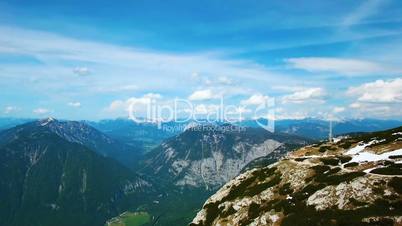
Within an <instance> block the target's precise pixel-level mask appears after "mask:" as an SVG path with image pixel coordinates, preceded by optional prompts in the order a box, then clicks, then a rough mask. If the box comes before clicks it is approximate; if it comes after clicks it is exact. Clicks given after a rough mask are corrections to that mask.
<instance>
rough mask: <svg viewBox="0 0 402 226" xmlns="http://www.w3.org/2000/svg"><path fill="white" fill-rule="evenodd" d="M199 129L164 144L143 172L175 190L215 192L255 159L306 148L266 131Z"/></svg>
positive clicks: (250, 129) (191, 130) (302, 142)
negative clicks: (291, 147) (296, 147)
mask: <svg viewBox="0 0 402 226" xmlns="http://www.w3.org/2000/svg"><path fill="white" fill-rule="evenodd" d="M224 128H226V127H225V126H211V125H207V126H196V127H192V128H189V129H188V130H186V131H185V132H184V133H182V134H180V135H178V136H177V137H174V138H172V139H170V140H168V141H167V142H164V143H162V144H161V145H160V146H159V147H158V148H156V149H155V150H154V151H152V152H151V153H150V154H149V155H148V156H147V158H148V159H147V161H146V162H145V168H144V172H148V173H150V174H153V175H155V176H156V177H158V178H162V180H166V181H168V182H170V183H173V184H174V185H176V186H189V187H203V188H206V189H207V190H208V189H210V190H213V189H215V188H217V187H219V186H221V185H223V184H224V183H225V182H227V181H228V180H230V179H232V178H233V177H235V176H236V175H238V173H239V172H240V171H241V170H242V169H243V168H244V167H245V166H246V165H247V164H248V163H250V162H251V161H253V160H254V159H257V158H260V157H263V156H267V155H269V154H270V153H272V152H274V151H275V150H276V149H278V148H279V147H281V146H283V145H284V143H294V144H299V145H302V144H305V141H304V140H303V139H300V138H295V137H290V136H281V135H275V134H272V133H270V132H268V131H265V130H263V129H257V128H240V127H233V126H231V129H224Z"/></svg>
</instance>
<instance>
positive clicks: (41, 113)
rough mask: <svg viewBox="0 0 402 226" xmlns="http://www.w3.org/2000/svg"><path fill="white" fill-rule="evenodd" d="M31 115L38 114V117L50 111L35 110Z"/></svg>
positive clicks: (43, 109)
mask: <svg viewBox="0 0 402 226" xmlns="http://www.w3.org/2000/svg"><path fill="white" fill-rule="evenodd" d="M33 113H35V114H38V115H43V114H47V113H50V110H49V109H46V108H37V109H34V110H33Z"/></svg>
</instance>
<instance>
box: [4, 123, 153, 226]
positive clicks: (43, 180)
mask: <svg viewBox="0 0 402 226" xmlns="http://www.w3.org/2000/svg"><path fill="white" fill-rule="evenodd" d="M69 124H72V125H69ZM93 133H95V136H94V137H93V138H94V139H93V140H89V139H92V137H88V136H87V135H93ZM97 135H99V134H97V133H96V132H94V131H88V128H87V127H85V126H83V127H82V126H78V125H77V124H76V123H75V122H58V121H57V120H54V119H45V120H39V121H33V122H29V123H27V124H23V125H20V126H17V127H14V128H11V129H8V130H5V131H2V132H1V133H0V140H1V143H0V153H1V155H0V175H1V178H2V180H1V181H0V196H1V200H2V201H1V202H0V219H1V222H0V225H4V226H6V225H7V226H13V225H15V226H17V225H32V226H35V225H66V226H67V225H102V224H103V223H104V222H105V221H106V220H107V219H108V218H110V217H112V216H115V215H117V214H119V213H120V212H122V211H124V210H126V209H128V208H133V207H135V206H139V205H140V204H141V203H143V202H145V200H146V199H147V197H149V196H150V194H152V193H153V192H155V191H154V187H153V186H152V185H151V183H150V182H148V181H146V180H144V179H143V178H141V177H140V176H139V175H137V174H135V173H133V172H132V171H131V170H129V169H128V168H126V167H124V166H123V165H121V164H120V163H119V162H118V161H116V160H114V159H112V158H110V157H107V156H106V154H112V152H111V151H112V150H108V149H106V147H108V146H107V145H113V144H114V143H113V142H112V141H111V140H108V139H107V138H106V137H103V136H100V137H99V136H97ZM98 138H100V139H101V140H102V142H100V143H96V142H95V140H97V139H98ZM103 139H104V140H103ZM103 141H104V142H103ZM99 144H102V145H105V146H104V147H103V148H105V149H103V148H100V149H98V151H94V149H91V148H90V147H92V148H94V147H96V148H98V147H100V146H99ZM107 150H108V151H107Z"/></svg>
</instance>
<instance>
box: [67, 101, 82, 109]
mask: <svg viewBox="0 0 402 226" xmlns="http://www.w3.org/2000/svg"><path fill="white" fill-rule="evenodd" d="M67 105H68V106H70V107H75V108H79V107H81V103H80V102H69V103H68V104H67Z"/></svg>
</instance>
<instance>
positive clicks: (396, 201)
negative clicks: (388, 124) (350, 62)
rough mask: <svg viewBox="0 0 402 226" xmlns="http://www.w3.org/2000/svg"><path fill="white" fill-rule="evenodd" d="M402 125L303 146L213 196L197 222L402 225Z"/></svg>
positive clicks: (250, 171) (230, 183)
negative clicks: (386, 129)
mask: <svg viewBox="0 0 402 226" xmlns="http://www.w3.org/2000/svg"><path fill="white" fill-rule="evenodd" d="M401 188H402V127H399V128H396V129H392V130H388V131H383V132H376V133H369V134H362V135H357V136H352V137H344V138H342V139H335V140H334V142H329V143H319V144H315V145H311V146H307V147H303V148H301V149H299V150H297V151H295V152H294V153H291V154H289V155H288V156H286V157H285V158H284V159H282V160H281V161H279V162H277V163H275V164H272V165H270V166H267V167H263V168H259V169H253V170H249V171H247V172H245V173H243V174H241V175H240V176H238V177H236V178H235V179H233V180H231V181H230V182H228V183H227V184H226V185H224V186H223V187H222V188H221V189H220V190H219V191H218V192H216V193H215V194H214V195H213V196H211V197H210V198H209V199H208V200H207V201H206V202H205V204H204V206H203V208H202V209H201V211H200V212H198V214H197V216H196V217H195V218H194V220H193V222H192V223H191V224H190V225H193V226H196V225H208V226H209V225H275V226H279V225H292V226H297V225H306V226H307V225H308V226H311V225H390V226H392V225H402V189H401Z"/></svg>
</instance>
